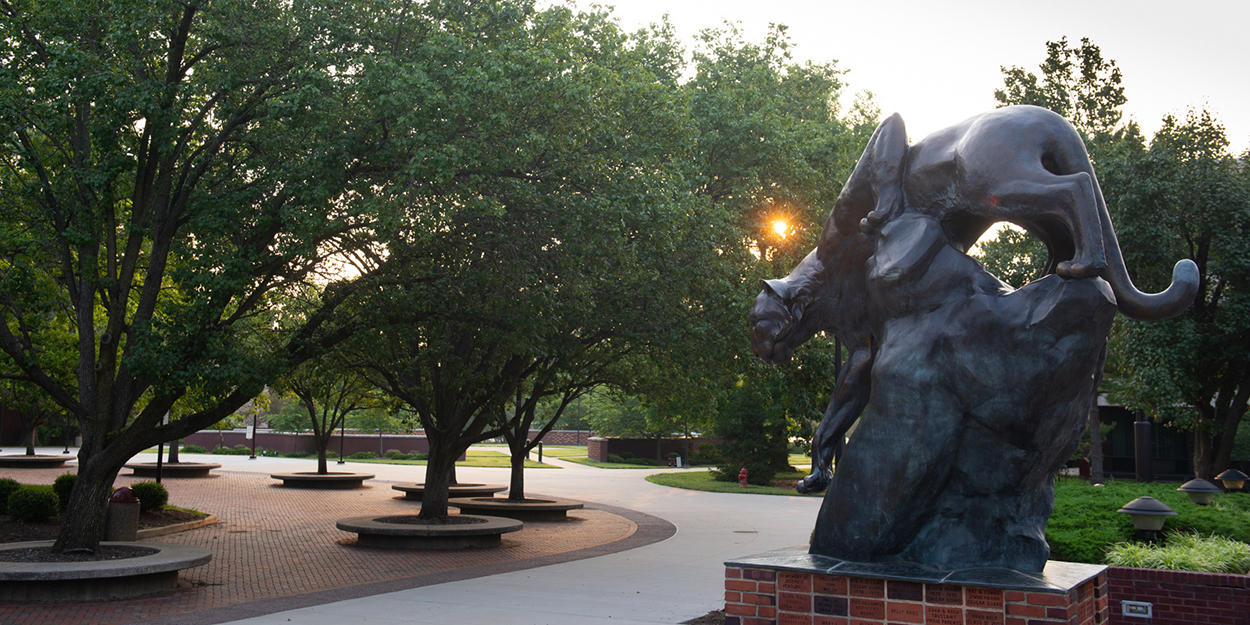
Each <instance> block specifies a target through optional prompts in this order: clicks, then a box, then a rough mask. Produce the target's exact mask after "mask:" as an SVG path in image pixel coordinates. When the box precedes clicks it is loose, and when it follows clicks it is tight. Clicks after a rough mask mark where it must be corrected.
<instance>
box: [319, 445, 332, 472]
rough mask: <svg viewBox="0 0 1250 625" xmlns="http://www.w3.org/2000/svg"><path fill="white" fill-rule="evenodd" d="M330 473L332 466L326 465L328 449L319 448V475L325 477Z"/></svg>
mask: <svg viewBox="0 0 1250 625" xmlns="http://www.w3.org/2000/svg"><path fill="white" fill-rule="evenodd" d="M329 472H330V466H329V465H328V464H327V463H326V448H325V447H319V448H317V475H325V474H327V473H329Z"/></svg>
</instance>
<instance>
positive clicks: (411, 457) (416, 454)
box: [408, 451, 430, 460]
mask: <svg viewBox="0 0 1250 625" xmlns="http://www.w3.org/2000/svg"><path fill="white" fill-rule="evenodd" d="M408 459H409V460H429V459H430V454H425V453H421V452H419V451H414V452H411V453H409V454H408Z"/></svg>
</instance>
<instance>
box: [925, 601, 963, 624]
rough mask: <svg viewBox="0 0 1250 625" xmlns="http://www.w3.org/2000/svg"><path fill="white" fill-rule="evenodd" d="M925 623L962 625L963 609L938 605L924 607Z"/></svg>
mask: <svg viewBox="0 0 1250 625" xmlns="http://www.w3.org/2000/svg"><path fill="white" fill-rule="evenodd" d="M924 622H925V625H964V611H963V609H961V608H952V607H946V606H939V605H927V606H925V607H924Z"/></svg>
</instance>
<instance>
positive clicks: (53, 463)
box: [0, 454, 77, 469]
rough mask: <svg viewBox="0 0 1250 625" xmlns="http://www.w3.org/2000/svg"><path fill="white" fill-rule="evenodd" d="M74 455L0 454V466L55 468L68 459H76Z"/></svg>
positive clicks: (11, 467)
mask: <svg viewBox="0 0 1250 625" xmlns="http://www.w3.org/2000/svg"><path fill="white" fill-rule="evenodd" d="M76 459H77V458H75V457H74V456H70V455H64V456H27V455H25V454H22V455H8V456H0V467H3V468H6V469H57V468H60V467H63V466H65V463H66V462H68V461H70V460H76Z"/></svg>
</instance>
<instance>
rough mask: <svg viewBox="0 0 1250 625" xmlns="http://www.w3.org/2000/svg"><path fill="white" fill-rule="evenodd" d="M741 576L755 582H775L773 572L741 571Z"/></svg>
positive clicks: (758, 570) (775, 575)
mask: <svg viewBox="0 0 1250 625" xmlns="http://www.w3.org/2000/svg"><path fill="white" fill-rule="evenodd" d="M742 576H743V577H745V578H747V579H753V580H756V581H761V582H772V581H776V577H777V574H776V573H775V572H773V571H764V570H760V569H742Z"/></svg>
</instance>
